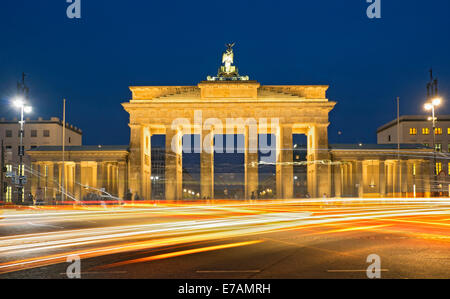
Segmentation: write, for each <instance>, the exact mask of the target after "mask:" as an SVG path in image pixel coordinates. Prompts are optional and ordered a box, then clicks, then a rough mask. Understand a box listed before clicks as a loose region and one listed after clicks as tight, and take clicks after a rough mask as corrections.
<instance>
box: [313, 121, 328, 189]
mask: <svg viewBox="0 0 450 299" xmlns="http://www.w3.org/2000/svg"><path fill="white" fill-rule="evenodd" d="M327 127H328V124H317V125H314V126H312V127H311V128H310V129H309V131H308V173H310V178H311V182H310V181H308V190H309V192H310V194H311V196H313V197H322V196H323V194H327V195H328V196H329V195H330V193H331V167H330V164H329V161H330V154H329V149H328V129H327ZM310 184H311V186H310Z"/></svg>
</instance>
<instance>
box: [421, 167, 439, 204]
mask: <svg viewBox="0 0 450 299" xmlns="http://www.w3.org/2000/svg"><path fill="white" fill-rule="evenodd" d="M420 164H421V165H422V167H421V168H422V182H423V192H424V196H425V197H430V196H431V181H432V180H434V174H435V173H436V165H435V164H434V162H433V161H431V162H428V161H423V160H422V161H421V163H420ZM430 164H431V165H432V170H433V171H432V172H431V171H430V168H429V165H430Z"/></svg>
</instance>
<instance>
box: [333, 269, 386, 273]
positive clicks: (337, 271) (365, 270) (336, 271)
mask: <svg viewBox="0 0 450 299" xmlns="http://www.w3.org/2000/svg"><path fill="white" fill-rule="evenodd" d="M379 271H381V272H388V271H389V269H381V270H379ZM327 272H330V273H347V272H367V269H363V270H359V269H358V270H327Z"/></svg>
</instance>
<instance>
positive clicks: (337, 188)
mask: <svg viewBox="0 0 450 299" xmlns="http://www.w3.org/2000/svg"><path fill="white" fill-rule="evenodd" d="M333 168H334V196H335V197H342V167H341V164H335V165H334V166H333Z"/></svg>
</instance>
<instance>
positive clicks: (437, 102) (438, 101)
mask: <svg viewBox="0 0 450 299" xmlns="http://www.w3.org/2000/svg"><path fill="white" fill-rule="evenodd" d="M441 103H442V99H441V98H439V97H436V98H433V99H432V100H431V102H428V103H425V105H424V108H425V110H427V111H430V110H431V121H432V122H433V155H434V177H435V181H436V180H437V173H436V169H437V168H436V117H435V109H436V107H437V106H439V105H440V104H441Z"/></svg>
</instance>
